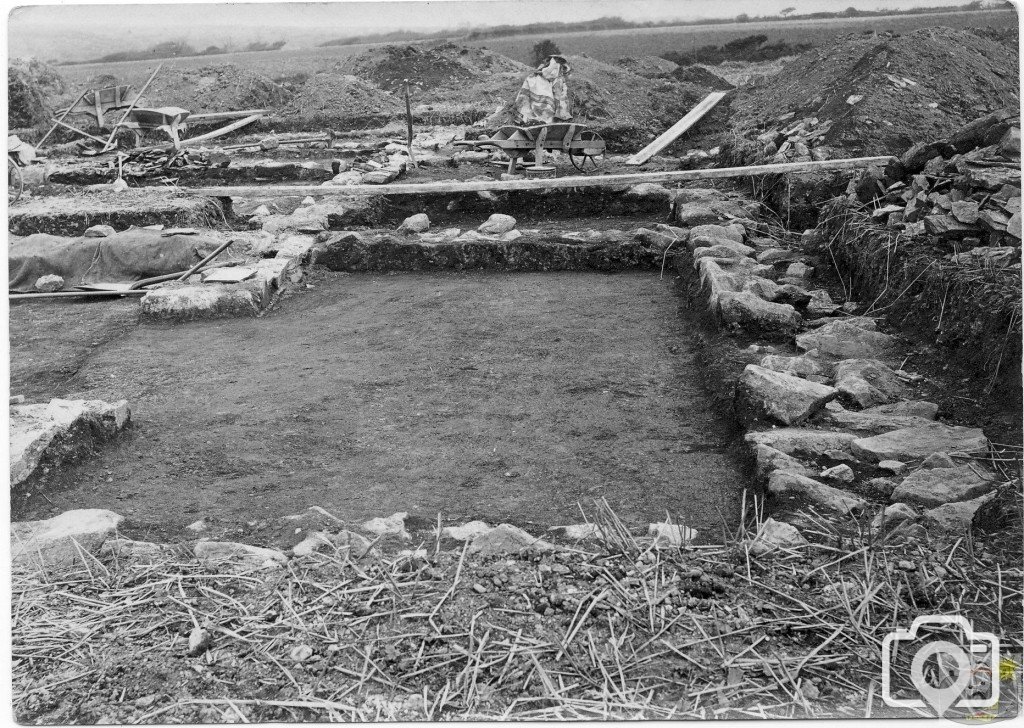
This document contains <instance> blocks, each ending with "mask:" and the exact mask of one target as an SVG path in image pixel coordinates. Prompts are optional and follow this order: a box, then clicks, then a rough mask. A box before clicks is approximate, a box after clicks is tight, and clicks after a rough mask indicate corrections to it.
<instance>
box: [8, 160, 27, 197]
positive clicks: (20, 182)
mask: <svg viewBox="0 0 1024 728" xmlns="http://www.w3.org/2000/svg"><path fill="white" fill-rule="evenodd" d="M24 190H25V179H24V177H22V176H21V168H20V167H19V166H18V165H17V164H15V162H14V161H13V160H12V159H11V158H10V157H8V158H7V204H11V203H12V202H17V201H18V199H19V198H20V197H21V193H22V192H23V191H24Z"/></svg>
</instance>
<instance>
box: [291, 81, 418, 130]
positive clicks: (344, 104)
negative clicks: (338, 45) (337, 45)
mask: <svg viewBox="0 0 1024 728" xmlns="http://www.w3.org/2000/svg"><path fill="white" fill-rule="evenodd" d="M404 112H405V104H404V102H403V101H401V100H400V99H399V98H398V97H397V96H395V95H394V94H391V93H389V92H387V91H382V90H381V89H380V88H378V87H376V86H374V85H373V84H372V83H368V82H366V81H364V80H363V79H361V78H358V77H356V76H350V75H345V74H343V73H342V72H341V71H340V70H338V69H334V70H328V71H320V72H318V73H316V74H314V75H312V76H310V77H309V78H308V79H307V80H306V82H305V83H304V84H302V86H301V87H299V89H298V91H297V92H296V93H295V95H294V96H292V98H291V100H290V101H289V102H288V104H287V105H286V106H285V107H284V108H282V109H281V111H280V116H281V117H282V118H283V119H286V120H293V119H294V120H296V121H302V122H313V123H325V124H329V125H332V126H338V127H341V126H368V125H372V124H385V123H387V122H388V121H389V120H391V119H394V118H397V117H398V116H399V115H404Z"/></svg>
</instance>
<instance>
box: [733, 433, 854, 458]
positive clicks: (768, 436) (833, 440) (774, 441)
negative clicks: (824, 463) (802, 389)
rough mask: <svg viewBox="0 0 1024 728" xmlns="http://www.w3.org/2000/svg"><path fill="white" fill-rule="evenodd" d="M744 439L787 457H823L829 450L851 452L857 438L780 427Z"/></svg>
mask: <svg viewBox="0 0 1024 728" xmlns="http://www.w3.org/2000/svg"><path fill="white" fill-rule="evenodd" d="M743 439H744V440H745V441H746V442H747V443H748V444H750V445H753V446H756V445H767V446H768V447H772V448H775V449H776V450H779V451H780V452H784V453H786V454H787V455H807V456H810V457H822V456H824V454H825V452H826V451H828V450H835V451H839V452H850V447H851V445H852V444H853V441H854V440H856V439H857V436H856V435H853V434H850V433H848V432H834V431H832V430H808V429H804V428H803V427H780V428H778V429H775V430H763V431H761V432H750V433H748V434H747V435H746V436H745V437H744V438H743Z"/></svg>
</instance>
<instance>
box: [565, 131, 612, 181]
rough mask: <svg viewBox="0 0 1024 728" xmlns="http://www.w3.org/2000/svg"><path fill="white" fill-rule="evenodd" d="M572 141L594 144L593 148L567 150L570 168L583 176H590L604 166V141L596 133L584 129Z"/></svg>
mask: <svg viewBox="0 0 1024 728" xmlns="http://www.w3.org/2000/svg"><path fill="white" fill-rule="evenodd" d="M573 141H574V142H575V141H580V142H594V146H592V147H591V146H586V147H583V148H580V149H570V150H569V161H570V162H572V166H573V167H575V168H576V169H578V170H579V171H580V172H582V173H583V174H590V173H591V172H595V171H597V170H598V169H600V167H601V165H602V164H604V159H605V157H604V139H602V138H601V135H600V134H598V133H597V132H596V131H590V130H589V129H585V130H583V131H581V132H580V133H579V134H577V135H576V138H575V139H573Z"/></svg>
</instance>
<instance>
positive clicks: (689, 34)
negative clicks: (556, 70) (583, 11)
mask: <svg viewBox="0 0 1024 728" xmlns="http://www.w3.org/2000/svg"><path fill="white" fill-rule="evenodd" d="M1016 24H1017V18H1016V13H1014V12H1013V11H1011V10H982V11H975V12H956V13H934V14H927V15H886V16H880V17H875V18H849V19H842V20H835V19H832V20H794V21H779V22H769V23H723V24H721V25H702V26H679V27H673V28H643V29H639V30H604V31H591V32H586V33H541V34H537V35H521V36H516V37H514V38H489V39H486V40H480V41H471V42H470V43H468V44H467V45H475V46H485V47H487V48H489V49H491V50H492V51H496V52H498V53H501V54H503V55H506V56H509V57H510V58H515V59H516V60H518V61H522V62H523V63H528V62H530V59H531V56H532V54H531V49H532V48H533V45H534V44H535V43H537V42H538V41H540V40H544V39H546V38H550V39H551V40H552V41H554V42H555V44H556V45H557V46H558V47H559V49H560V50H561V51H562V53H565V54H566V55H579V54H581V53H586V54H587V55H588V56H591V57H592V58H597V59H599V60H603V61H613V60H616V59H618V58H620V57H622V56H660V55H661V54H662V53H666V52H668V51H687V50H692V49H693V48H697V47H699V46H703V45H722V44H723V43H725V42H727V41H730V40H733V39H734V38H742V37H743V36H746V35H754V34H755V33H756V34H761V35H766V36H768V42H769V43H774V42H776V41H780V40H783V41H787V42H789V43H812V44H814V45H820V44H822V43H825V42H827V41H828V40H829V39H831V38H833V37H834V36H836V35H845V34H847V33H862V32H867V31H875V32H885V31H891V32H895V33H908V32H910V31H912V30H917V29H918V28H927V27H930V26H935V25H945V26H947V27H950V28H969V27H985V26H993V27H1011V26H1015V25H1016Z"/></svg>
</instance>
